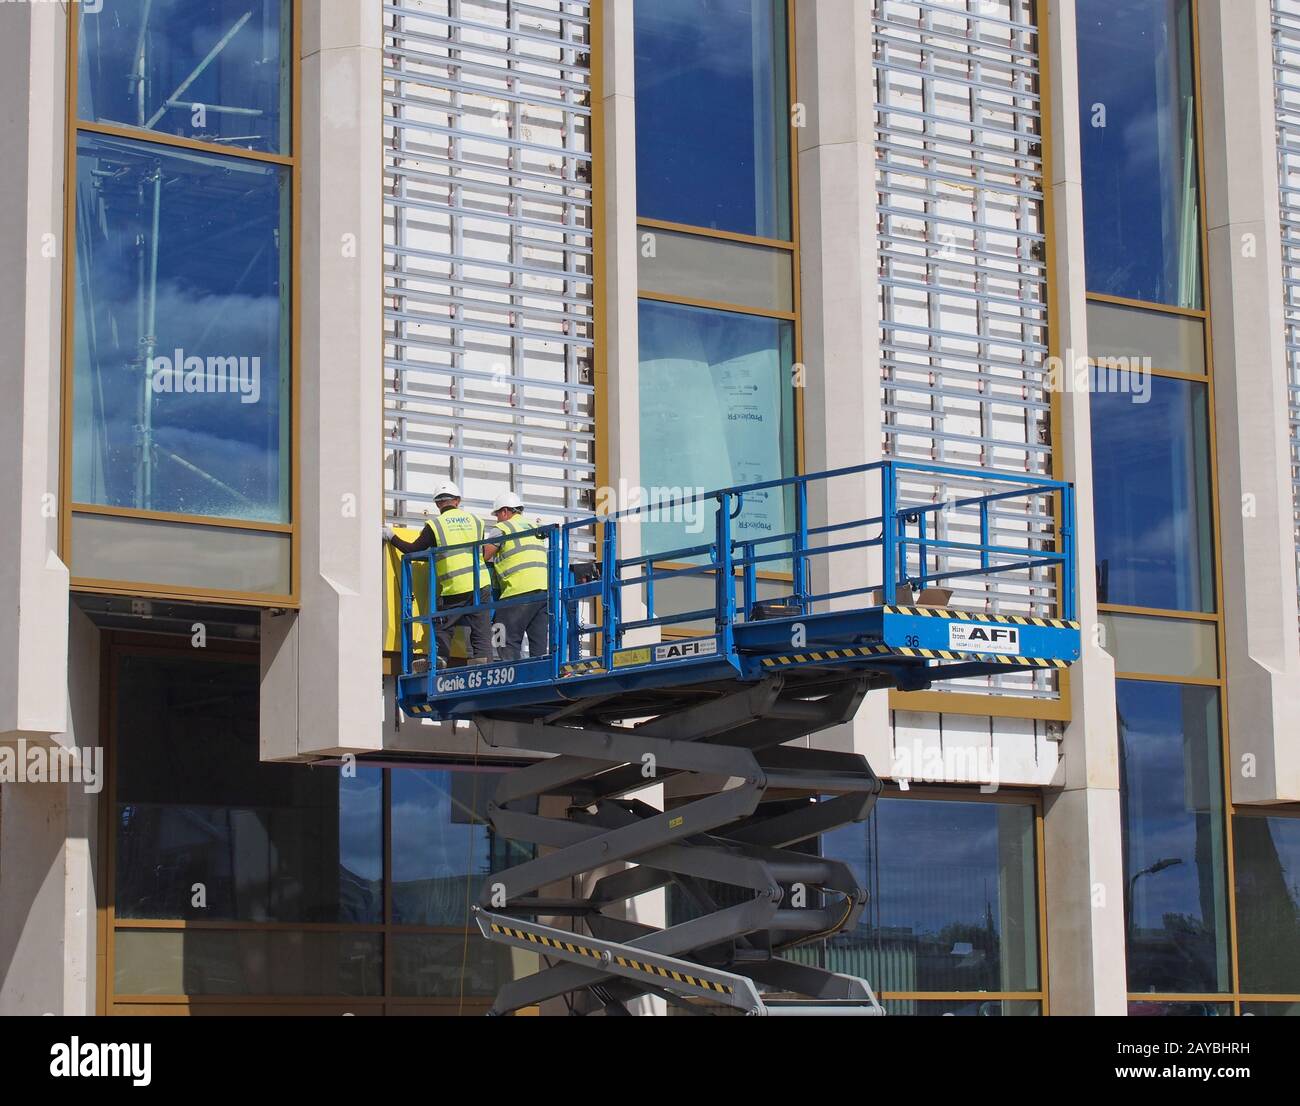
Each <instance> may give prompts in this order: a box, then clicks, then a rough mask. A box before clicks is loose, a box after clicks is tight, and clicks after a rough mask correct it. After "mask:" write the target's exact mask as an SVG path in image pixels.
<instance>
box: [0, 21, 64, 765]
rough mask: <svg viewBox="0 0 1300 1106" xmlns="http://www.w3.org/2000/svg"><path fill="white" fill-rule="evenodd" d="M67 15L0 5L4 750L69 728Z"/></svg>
mask: <svg viewBox="0 0 1300 1106" xmlns="http://www.w3.org/2000/svg"><path fill="white" fill-rule="evenodd" d="M67 11H68V9H67V6H66V5H62V4H4V5H0V195H3V196H4V197H5V203H4V209H3V213H0V255H2V256H3V257H4V258H5V259H6V263H5V265H3V266H0V394H2V395H3V396H4V402H3V403H0V519H3V520H4V523H3V525H0V744H4V743H9V742H17V741H18V740H20V739H24V738H26V739H47V738H48V737H49V736H50V735H52V734H57V733H59V732H61V731H63V730H65V729H66V728H67V718H66V715H65V713H64V694H63V690H64V689H63V674H64V672H65V670H66V668H67V654H68V623H67V619H68V571H67V569H66V568H65V567H64V565H63V563H62V561H60V560H59V558H58V555H57V554H56V553H55V549H56V548H57V544H58V517H59V510H60V506H61V505H60V502H59V470H60V459H59V447H60V441H61V430H60V423H59V411H60V398H59V382H60V379H61V377H62V357H61V351H62V348H63V335H62V330H61V323H62V318H63V294H62V293H63V265H64V260H65V252H66V251H67V250H69V249H71V248H72V243H71V242H64V241H63V197H64V191H63V188H64V182H63V176H64V147H63V137H64V134H65V131H66V127H65V123H64V108H65V106H66V104H67V92H66V87H65V84H64V81H65V77H66V73H65V70H66V66H65V64H64V59H65V57H66V54H67V48H66V45H65V44H66V42H67V33H68V26H67Z"/></svg>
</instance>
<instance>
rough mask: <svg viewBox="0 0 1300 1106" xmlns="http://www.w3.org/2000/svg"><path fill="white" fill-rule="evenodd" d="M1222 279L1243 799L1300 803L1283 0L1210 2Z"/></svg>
mask: <svg viewBox="0 0 1300 1106" xmlns="http://www.w3.org/2000/svg"><path fill="white" fill-rule="evenodd" d="M1199 12H1200V16H1199V18H1200V31H1201V104H1202V112H1203V115H1204V119H1205V148H1204V150H1203V151H1202V156H1203V159H1204V162H1205V176H1206V205H1207V211H1208V219H1207V222H1208V228H1209V239H1210V256H1209V291H1210V314H1211V323H1212V326H1213V354H1214V393H1215V409H1216V410H1215V428H1216V430H1217V432H1218V472H1219V514H1220V523H1221V541H1220V549H1221V551H1222V555H1221V560H1220V564H1221V567H1222V573H1223V610H1224V618H1225V627H1226V645H1227V653H1228V663H1227V679H1228V687H1227V694H1228V734H1229V740H1230V747H1231V751H1232V757H1231V767H1232V797H1233V799H1234V801H1235V802H1238V803H1276V802H1296V801H1300V742H1297V741H1296V740H1295V733H1296V719H1297V717H1300V634H1297V630H1296V626H1297V620H1296V562H1295V546H1294V542H1295V536H1294V531H1293V525H1294V523H1293V506H1292V500H1291V459H1290V431H1289V428H1288V425H1287V379H1286V364H1287V354H1286V343H1285V338H1284V319H1283V288H1282V238H1281V222H1280V219H1281V215H1280V205H1279V195H1278V184H1277V146H1276V136H1275V133H1274V119H1275V116H1274V103H1273V69H1272V65H1273V55H1272V43H1271V37H1270V27H1269V6H1268V5H1267V4H1265V3H1260V4H1240V3H1229V2H1228V0H1203V2H1202V3H1201V4H1200V5H1199Z"/></svg>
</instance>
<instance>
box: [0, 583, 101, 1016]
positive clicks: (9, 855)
mask: <svg viewBox="0 0 1300 1106" xmlns="http://www.w3.org/2000/svg"><path fill="white" fill-rule="evenodd" d="M69 639H70V640H69V646H70V648H69V657H68V661H69V663H68V665H67V667H66V668H64V669H63V670H62V671H60V673H59V681H60V683H61V685H62V689H61V691H60V693H59V703H60V706H61V707H62V708H63V709H64V710H65V712H66V715H67V717H68V719H69V723H70V728H69V729H68V731H67V732H65V733H62V734H59V735H57V737H56V740H55V742H54V743H53V744H52V745H51V744H45V745H42V746H30V747H28V748H26V749H25V750H24V754H25V755H24V756H23V757H22V758H21V760H22V762H23V775H24V776H25V777H27V778H28V779H30V778H31V776H32V775H34V769H35V763H34V761H35V759H37V758H45V760H44V763H45V766H46V767H45V771H44V777H45V778H47V779H48V778H49V777H50V776H51V775H52V770H54V769H55V767H56V765H57V764H59V763H62V764H63V765H67V764H68V763H69V762H68V760H66V759H63V760H61V761H55V760H52V759H51V754H52V751H53V750H58V751H68V750H76V753H77V756H78V760H79V764H80V768H79V772H80V782H66V779H67V777H66V776H65V777H64V781H65V782H10V783H5V784H3V785H0V1015H9V1014H27V1015H40V1014H71V1015H86V1014H93V1013H94V1012H95V993H96V975H97V973H96V968H97V954H99V955H102V954H103V953H104V951H105V950H103V949H97V948H96V940H97V929H96V925H97V913H96V910H97V906H98V897H99V895H100V894H101V892H100V890H99V889H98V888H97V887H96V883H95V879H96V857H97V856H98V852H99V840H98V839H99V832H98V825H99V823H98V809H99V807H98V803H99V801H100V798H101V796H102V797H103V801H105V802H109V801H111V800H110V798H109V796H107V795H104V794H103V791H102V790H101V789H102V788H103V786H104V775H103V768H104V760H103V754H102V750H103V742H102V740H101V738H100V735H99V717H100V715H99V631H98V630H97V629H96V628H95V626H94V625H93V624H92V623H91V621H90V620H89V619H88V618H87V617H86V616H85V615H84V614H82V613H81V612H80V611H79V610H77V609H76V608H75V607H74V608H72V617H71V632H70V635H69ZM17 752H18V748H17V747H10V748H5V749H3V750H0V756H4V755H5V754H9V753H13V754H16V753H17ZM10 763H11V764H13V763H15V762H10Z"/></svg>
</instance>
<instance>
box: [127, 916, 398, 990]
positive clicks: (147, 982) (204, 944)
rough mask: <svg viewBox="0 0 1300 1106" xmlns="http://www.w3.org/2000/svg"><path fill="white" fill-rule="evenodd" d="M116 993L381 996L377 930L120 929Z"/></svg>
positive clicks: (381, 946) (380, 950) (380, 964)
mask: <svg viewBox="0 0 1300 1106" xmlns="http://www.w3.org/2000/svg"><path fill="white" fill-rule="evenodd" d="M113 974H114V988H115V990H116V992H117V993H118V994H119V995H381V994H383V981H384V970H383V937H382V936H381V935H380V934H378V933H302V932H294V931H287V932H268V931H266V930H239V931H234V932H222V931H219V930H209V929H173V930H159V929H126V930H118V932H117V934H116V940H115V943H114V947H113Z"/></svg>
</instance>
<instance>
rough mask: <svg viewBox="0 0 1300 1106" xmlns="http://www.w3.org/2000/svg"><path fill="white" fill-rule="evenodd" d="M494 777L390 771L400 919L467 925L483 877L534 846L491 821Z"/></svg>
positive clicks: (397, 915) (395, 912) (395, 886)
mask: <svg viewBox="0 0 1300 1106" xmlns="http://www.w3.org/2000/svg"><path fill="white" fill-rule="evenodd" d="M497 780H498V776H497V774H496V773H492V772H469V771H452V770H428V771H424V770H416V769H404V770H400V771H395V772H393V775H392V784H391V786H392V804H393V807H392V832H393V862H392V864H393V890H392V901H393V921H394V922H395V923H397V924H398V925H427V926H452V927H464V926H466V925H470V924H471V919H470V914H469V904H470V903H471V902H473V901H475V900H476V899H477V898H478V895H479V892H480V891H481V890H482V886H483V879H484V877H485V876H487V875H488V874H489V873H490V872H497V871H501V870H502V869H504V868H510V867H513V866H514V865H516V864H521V863H523V862H524V861H525V860H527V859H529V858H530V857H531V856H532V855H533V854H532V850H531V848H530V847H528V846H524V845H518V844H515V843H513V842H509V841H506V840H505V839H504V838H502V837H499V836H498V835H497V834H496V833H495V832H494V831H493V830H492V829H491V827H490V826H488V825H487V803H488V800H489V799H491V798H492V795H493V793H494V791H495V790H496V785H497ZM412 955H417V954H416V953H413V954H412ZM457 962H459V960H458V961H457ZM408 993H410V994H431V993H433V992H430V991H421V990H416V991H411V992H408Z"/></svg>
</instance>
